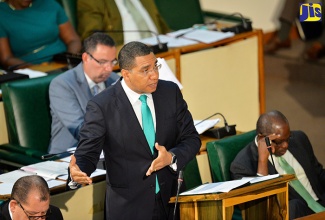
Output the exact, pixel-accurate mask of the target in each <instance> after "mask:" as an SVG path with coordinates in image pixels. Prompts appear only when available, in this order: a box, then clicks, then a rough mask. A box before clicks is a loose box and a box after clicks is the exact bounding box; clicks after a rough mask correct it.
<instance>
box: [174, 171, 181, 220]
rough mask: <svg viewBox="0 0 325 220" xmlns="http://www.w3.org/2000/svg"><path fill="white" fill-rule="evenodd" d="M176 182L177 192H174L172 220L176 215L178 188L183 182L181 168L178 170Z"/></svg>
mask: <svg viewBox="0 0 325 220" xmlns="http://www.w3.org/2000/svg"><path fill="white" fill-rule="evenodd" d="M177 182H178V184H177V192H176V200H175V206H174V214H173V220H174V219H175V216H176V207H177V203H178V196H179V190H180V188H181V185H182V183H183V170H180V171H179V174H178V179H177Z"/></svg>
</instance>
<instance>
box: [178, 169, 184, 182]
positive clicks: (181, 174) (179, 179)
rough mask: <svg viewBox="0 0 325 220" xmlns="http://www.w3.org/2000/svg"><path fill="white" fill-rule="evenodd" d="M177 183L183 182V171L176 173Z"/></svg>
mask: <svg viewBox="0 0 325 220" xmlns="http://www.w3.org/2000/svg"><path fill="white" fill-rule="evenodd" d="M178 181H183V170H180V171H179V173H178Z"/></svg>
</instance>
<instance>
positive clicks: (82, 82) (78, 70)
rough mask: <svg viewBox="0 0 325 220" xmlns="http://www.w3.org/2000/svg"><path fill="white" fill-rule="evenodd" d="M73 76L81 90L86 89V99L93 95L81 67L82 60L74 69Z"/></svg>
mask: <svg viewBox="0 0 325 220" xmlns="http://www.w3.org/2000/svg"><path fill="white" fill-rule="evenodd" d="M75 76H76V79H77V82H78V84H79V86H80V89H81V91H87V93H86V94H87V101H88V100H89V99H91V98H92V97H93V94H92V93H91V91H90V88H89V85H88V82H87V79H86V77H85V73H84V69H83V67H82V62H81V63H80V64H79V65H78V66H77V67H76V69H75Z"/></svg>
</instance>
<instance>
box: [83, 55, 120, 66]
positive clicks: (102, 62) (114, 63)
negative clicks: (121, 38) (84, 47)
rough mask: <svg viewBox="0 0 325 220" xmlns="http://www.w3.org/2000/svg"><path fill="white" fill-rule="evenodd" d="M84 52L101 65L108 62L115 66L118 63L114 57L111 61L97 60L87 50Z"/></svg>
mask: <svg viewBox="0 0 325 220" xmlns="http://www.w3.org/2000/svg"><path fill="white" fill-rule="evenodd" d="M86 53H87V54H88V55H89V56H90V57H91V58H92V59H93V60H95V61H96V62H97V63H98V64H99V65H101V66H105V65H108V64H110V65H111V66H115V65H117V63H118V62H117V59H114V60H112V61H110V60H97V59H96V58H95V57H94V56H93V55H92V54H91V53H89V52H86Z"/></svg>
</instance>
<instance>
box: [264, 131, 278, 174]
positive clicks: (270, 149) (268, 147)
mask: <svg viewBox="0 0 325 220" xmlns="http://www.w3.org/2000/svg"><path fill="white" fill-rule="evenodd" d="M265 143H266V146H267V149H268V151H269V153H270V155H271V159H272V165H273V168H274V171H275V172H276V169H275V165H274V160H273V154H272V148H271V141H270V138H269V137H265Z"/></svg>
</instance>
